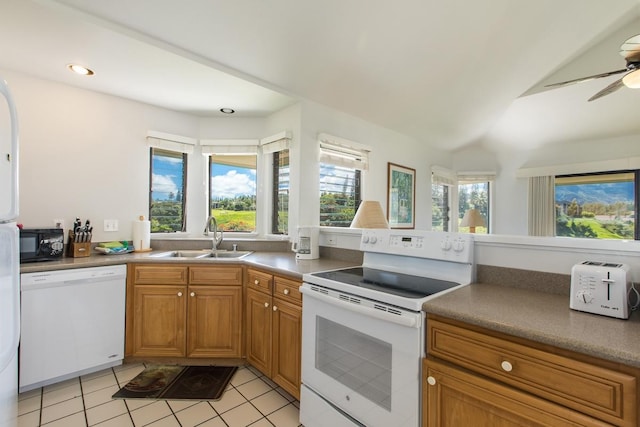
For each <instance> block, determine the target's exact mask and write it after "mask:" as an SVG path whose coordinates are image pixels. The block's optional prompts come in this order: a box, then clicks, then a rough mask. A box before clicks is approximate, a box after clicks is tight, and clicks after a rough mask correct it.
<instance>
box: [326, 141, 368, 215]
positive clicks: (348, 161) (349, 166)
mask: <svg viewBox="0 0 640 427" xmlns="http://www.w3.org/2000/svg"><path fill="white" fill-rule="evenodd" d="M318 139H319V143H320V225H321V226H331V227H349V226H350V225H351V221H352V220H353V217H354V216H355V214H356V210H357V209H358V206H359V205H360V202H361V200H362V199H361V189H362V171H363V170H367V168H368V161H369V152H370V151H371V149H370V148H369V147H367V146H365V145H362V144H358V143H357V142H353V141H349V140H346V139H343V138H339V137H336V136H331V135H327V134H324V133H321V134H319V135H318Z"/></svg>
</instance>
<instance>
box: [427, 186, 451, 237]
mask: <svg viewBox="0 0 640 427" xmlns="http://www.w3.org/2000/svg"><path fill="white" fill-rule="evenodd" d="M449 210H450V201H449V186H448V185H446V184H431V229H432V230H435V231H449V219H450V218H449Z"/></svg>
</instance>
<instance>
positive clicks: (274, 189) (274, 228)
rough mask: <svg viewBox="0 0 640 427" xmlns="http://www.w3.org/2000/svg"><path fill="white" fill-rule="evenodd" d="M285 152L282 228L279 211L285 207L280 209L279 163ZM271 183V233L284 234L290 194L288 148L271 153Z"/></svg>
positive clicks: (287, 230)
mask: <svg viewBox="0 0 640 427" xmlns="http://www.w3.org/2000/svg"><path fill="white" fill-rule="evenodd" d="M285 152H286V153H287V159H288V161H287V169H288V171H289V172H288V173H287V188H286V191H287V206H286V215H287V218H286V220H284V224H283V227H282V230H281V229H280V212H281V211H282V212H285V209H280V192H281V191H282V189H281V186H280V185H281V181H280V177H281V176H282V174H281V171H282V168H283V165H281V164H280V160H281V154H282V153H285ZM271 177H272V181H271V182H272V185H271V197H272V200H271V234H274V235H286V234H288V233H289V200H290V199H289V198H290V194H291V152H290V151H289V149H288V148H285V149H283V150H279V151H275V152H273V153H272V175H271Z"/></svg>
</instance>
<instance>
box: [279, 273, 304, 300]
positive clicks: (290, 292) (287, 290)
mask: <svg viewBox="0 0 640 427" xmlns="http://www.w3.org/2000/svg"><path fill="white" fill-rule="evenodd" d="M273 281H274V289H273V296H274V297H276V298H280V299H283V300H285V301H289V302H290V303H292V304H296V305H300V304H302V294H301V293H300V290H299V288H300V282H297V281H295V280H291V279H285V278H284V277H278V276H276V277H274V279H273Z"/></svg>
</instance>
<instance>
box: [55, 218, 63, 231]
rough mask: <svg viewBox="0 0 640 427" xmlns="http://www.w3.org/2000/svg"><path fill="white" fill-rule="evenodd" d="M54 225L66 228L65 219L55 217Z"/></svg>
mask: <svg viewBox="0 0 640 427" xmlns="http://www.w3.org/2000/svg"><path fill="white" fill-rule="evenodd" d="M53 226H54V227H55V228H62V229H63V230H64V219H59V218H56V219H54V220H53Z"/></svg>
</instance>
